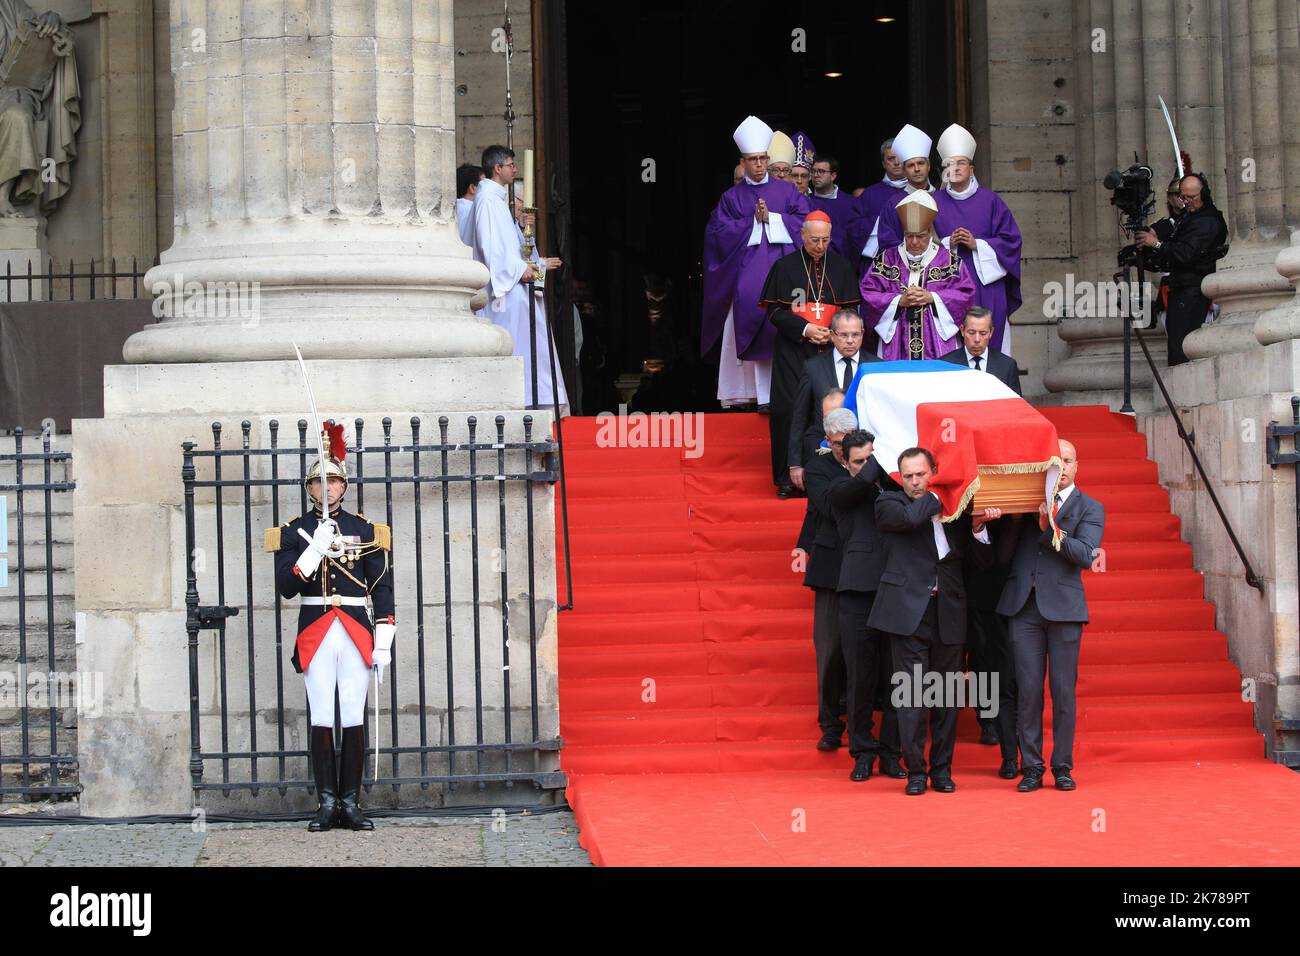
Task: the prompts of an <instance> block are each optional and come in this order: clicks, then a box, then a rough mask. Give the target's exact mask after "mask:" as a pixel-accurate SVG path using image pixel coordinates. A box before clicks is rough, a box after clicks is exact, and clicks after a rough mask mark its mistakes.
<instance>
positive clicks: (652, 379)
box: [534, 0, 969, 415]
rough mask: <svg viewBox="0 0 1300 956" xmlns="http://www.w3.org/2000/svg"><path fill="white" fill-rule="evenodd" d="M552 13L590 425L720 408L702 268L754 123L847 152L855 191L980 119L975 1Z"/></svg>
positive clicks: (559, 186) (570, 303)
mask: <svg viewBox="0 0 1300 956" xmlns="http://www.w3.org/2000/svg"><path fill="white" fill-rule="evenodd" d="M539 8H540V10H539ZM534 10H535V11H538V12H539V17H538V20H537V22H536V23H535V33H534V38H535V40H539V41H540V42H539V43H538V45H537V49H540V50H542V51H544V52H543V53H542V58H543V59H542V63H541V64H540V68H539V70H538V76H537V79H538V80H539V82H538V92H539V95H538V100H537V102H538V115H539V142H540V143H541V149H542V150H543V151H545V152H546V153H548V154H549V155H550V157H551V161H552V163H553V164H556V165H563V166H564V167H565V171H566V172H567V175H561V177H559V178H558V179H557V181H556V183H555V184H554V185H553V187H552V188H553V189H554V190H555V194H556V195H555V198H556V200H557V201H556V202H555V203H554V207H555V208H554V209H553V211H552V216H551V222H550V223H548V226H549V228H550V229H552V230H554V231H553V233H552V235H553V236H554V237H555V238H556V240H557V241H558V243H559V246H560V248H561V249H562V250H563V253H562V254H563V255H564V257H565V259H566V262H567V264H568V265H569V271H568V275H569V277H570V279H571V281H570V282H569V283H567V284H566V285H567V287H566V289H565V290H564V293H563V294H562V298H561V301H560V302H559V306H560V307H559V308H558V309H557V310H556V313H555V314H556V316H557V318H559V320H560V323H561V325H562V328H561V329H560V332H559V334H560V339H561V343H562V344H563V343H566V342H567V343H572V342H573V334H574V329H573V318H572V312H573V307H574V306H576V308H577V310H578V312H579V314H580V316H581V325H582V332H581V334H582V352H581V356H580V358H579V360H578V365H577V367H576V368H574V369H572V370H571V371H570V372H569V373H568V376H567V377H568V380H569V381H573V380H574V377H575V376H576V377H577V378H578V379H579V380H580V391H581V399H580V405H579V408H577V409H575V411H579V412H580V413H581V414H587V415H591V414H595V413H597V412H600V411H605V410H614V409H616V408H617V407H618V404H619V403H620V401H622V400H623V399H624V397H625V396H629V395H630V396H631V402H630V404H631V406H632V407H633V408H634V409H640V410H644V411H715V410H717V408H718V405H717V402H716V399H715V395H716V387H717V366H718V359H717V350H716V347H715V349H714V352H713V353H712V354H710V355H704V356H701V355H700V354H699V332H700V309H701V299H702V293H701V258H702V249H703V240H704V229H705V224H706V222H707V220H708V217H709V213H710V212H711V211H712V209H713V207H714V206H715V205H716V203H717V201H718V197H719V196H720V195H721V193H722V192H723V190H725V189H726V188H728V187H729V186H730V185H731V183H732V178H731V175H732V169H733V168H734V166H735V164H736V148H735V145H734V144H733V142H732V139H731V133H732V130H733V129H735V127H736V125H737V124H738V123H739V122H740V121H741V120H742V119H744V118H745V116H746V115H748V114H750V113H752V114H754V115H756V116H758V117H759V118H761V119H763V120H764V121H765V122H767V123H768V124H769V125H771V126H772V127H773V128H774V129H780V130H782V131H784V132H786V133H787V134H789V135H791V136H793V135H794V133H795V132H797V131H803V132H805V133H806V134H807V135H808V137H809V138H810V139H811V140H812V142H813V144H814V145H815V146H816V148H817V149H818V150H820V151H823V152H828V153H831V154H833V155H835V156H836V157H837V158H838V160H839V163H840V176H839V184H840V185H841V187H842V188H847V189H849V190H853V189H855V188H857V187H859V186H866V185H868V184H870V183H871V182H874V181H876V180H877V179H879V178H880V176H881V167H880V162H879V147H880V142H881V140H883V139H885V138H887V137H889V136H892V135H893V133H894V132H896V131H897V130H898V128H899V127H900V126H902V125H903V124H904V123H906V122H911V123H915V124H917V125H919V126H921V127H922V128H923V129H926V130H927V131H929V132H931V133H932V135H936V136H937V134H938V131H939V130H941V129H942V128H943V127H944V126H946V125H947V124H948V123H951V122H962V123H968V122H969V118H968V114H969V107H968V105H967V104H968V101H969V98H968V96H967V94H966V82H965V76H966V71H965V68H964V60H959V59H958V57H957V51H959V50H965V48H966V26H965V24H966V0H940V2H925V3H923V2H921V0H878V2H877V0H873V2H863V0H818V2H806V0H796V2H790V0H784V2H774V0H748V2H745V3H739V2H710V3H697V2H691V0H653V2H650V0H634V2H627V3H617V4H611V3H605V2H599V0H566V2H563V3H542V4H536V3H535V5H534ZM921 14H924V16H923V17H922V16H921ZM553 168H554V167H553ZM566 180H567V182H565V181H566ZM570 354H571V353H570ZM632 389H635V392H634V393H633V392H632ZM571 391H573V390H572V389H571Z"/></svg>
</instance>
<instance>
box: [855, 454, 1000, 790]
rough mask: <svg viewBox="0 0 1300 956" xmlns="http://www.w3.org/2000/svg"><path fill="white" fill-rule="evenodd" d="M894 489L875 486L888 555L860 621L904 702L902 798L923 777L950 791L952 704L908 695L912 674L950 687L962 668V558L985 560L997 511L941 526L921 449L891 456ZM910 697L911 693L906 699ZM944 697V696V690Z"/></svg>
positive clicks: (921, 786) (927, 457) (928, 462)
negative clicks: (884, 655) (897, 484)
mask: <svg viewBox="0 0 1300 956" xmlns="http://www.w3.org/2000/svg"><path fill="white" fill-rule="evenodd" d="M898 471H899V477H900V479H901V482H902V485H903V490H902V491H893V490H890V491H883V492H881V493H880V496H879V497H878V498H877V499H876V526H877V527H878V528H879V529H880V530H881V531H882V532H884V533H885V539H886V547H887V548H888V552H889V556H888V559H887V561H886V564H885V570H884V571H883V572H882V573H881V575H880V588H879V590H878V591H877V592H876V602H875V605H874V606H873V607H872V609H871V617H870V618H869V620H868V623H869V624H870V625H871V626H872V627H874V628H876V629H877V630H880V631H884V632H885V633H887V634H889V635H890V643H891V646H892V647H893V653H894V672H895V679H896V680H897V679H898V676H897V675H899V674H901V675H903V683H902V685H901V689H902V690H903V691H904V692H905V693H904V698H905V702H906V706H899V708H898V731H899V736H900V737H901V742H902V750H903V760H904V761H905V763H906V764H907V790H906V792H907V793H908V795H909V796H916V795H919V794H923V793H925V790H926V778H927V777H929V779H930V781H931V782H932V783H933V784H934V788H935V789H936V790H938V791H940V792H941V793H951V792H952V791H954V790H956V789H957V785H956V784H955V783H953V779H952V754H953V746H954V744H955V743H956V738H957V708H956V706H954V705H955V704H956V703H957V702H956V701H954V700H944V701H943V702H942V706H939V707H928V708H927V707H921V706H918V705H917V704H916V697H919V696H920V694H921V688H920V687H916V686H915V683H916V673H917V670H918V669H919V671H920V673H921V674H922V677H923V678H924V676H925V675H926V674H928V673H934V674H937V675H939V676H940V677H941V679H943V681H944V685H945V686H951V684H950V681H949V679H948V675H949V674H960V673H962V672H963V671H964V669H965V668H964V659H963V648H962V645H963V643H964V642H965V640H966V586H965V582H964V580H963V570H962V561H963V559H964V558H965V557H966V556H967V555H969V556H970V558H971V560H972V561H973V562H974V563H975V565H976V566H977V567H980V568H987V567H989V566H990V565H991V564H992V562H993V549H992V547H991V546H990V543H989V536H988V532H987V531H986V530H985V529H984V522H985V520H988V521H992V520H995V519H997V518H998V517H1000V516H1001V512H1000V511H999V510H998V509H996V508H989V509H986V510H985V512H984V513H983V514H982V515H980V516H979V517H977V518H975V519H974V520H972V518H971V516H970V514H969V512H968V513H967V514H964V515H962V516H961V517H960V518H958V519H957V520H955V521H950V522H948V523H946V524H945V523H943V522H941V521H940V520H939V519H940V517H941V512H942V505H941V504H940V503H939V497H938V496H937V495H936V494H935V493H934V492H932V491H930V490H929V485H930V480H931V479H932V478H933V477H934V475H935V464H934V456H933V455H931V454H930V452H929V451H927V450H926V449H924V448H909V449H907V450H906V451H904V452H903V453H902V454H901V455H899V456H898ZM914 695H915V696H914ZM945 696H946V695H945ZM927 711H928V712H929V714H928V716H929V725H930V737H931V743H930V759H929V762H928V764H927V762H926V756H925V737H926V721H925V718H926V712H927Z"/></svg>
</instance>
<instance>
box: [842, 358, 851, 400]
mask: <svg viewBox="0 0 1300 956" xmlns="http://www.w3.org/2000/svg"><path fill="white" fill-rule="evenodd" d="M852 384H853V359H851V358H846V359H845V360H844V386H843V387H844V394H845V395H847V394H849V386H850V385H852Z"/></svg>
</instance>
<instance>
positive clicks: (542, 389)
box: [470, 179, 569, 415]
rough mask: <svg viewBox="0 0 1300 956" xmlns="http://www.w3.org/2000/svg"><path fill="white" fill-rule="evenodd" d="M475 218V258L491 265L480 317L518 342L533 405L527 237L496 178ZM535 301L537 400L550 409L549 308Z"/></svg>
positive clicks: (481, 188) (562, 400)
mask: <svg viewBox="0 0 1300 956" xmlns="http://www.w3.org/2000/svg"><path fill="white" fill-rule="evenodd" d="M470 219H471V220H472V223H473V235H472V236H471V238H472V240H473V243H472V247H473V249H474V258H475V259H477V260H478V261H479V262H481V263H483V264H484V265H485V266H487V268H488V272H489V273H490V277H489V279H488V285H487V293H488V304H487V307H486V308H484V309H483V310H482V311H481V312H480V313H479V315H482V316H484V317H485V318H488V319H491V320H492V321H493V322H494V323H496V324H497V325H499V326H501V327H502V328H503V329H505V330H506V331H507V332H509V333H510V336H511V338H512V339H513V340H514V345H515V347H514V354H515V355H518V356H521V357H522V358H523V360H524V404H525V405H528V404H531V403H532V400H533V368H532V351H531V350H530V347H529V344H528V341H529V339H528V290H527V287H526V286H524V284H523V283H522V282H521V281H520V279H521V278H522V277H523V274H524V257H523V255H522V254H521V253H520V251H519V250H520V244H521V242H522V234H521V233H520V230H519V226H518V225H517V224H516V223H515V220H514V217H513V216H511V215H510V208H509V206H508V205H507V204H506V188H505V187H504V186H502V185H501V184H500V183H497V182H496V181H494V180H491V179H483V180H480V181H479V184H478V192H477V193H475V195H474V208H473V211H472V215H471V217H470ZM535 260H536V255H534V261H535ZM534 298H535V300H536V303H537V308H536V316H537V331H536V336H535V339H534V347H535V348H536V350H537V401H538V403H539V404H541V405H550V404H551V403H552V402H553V401H554V399H553V397H552V391H551V362H550V359H548V358H547V342H548V333H547V329H546V305H545V303H544V301H543V299H542V295H541V293H540V292H538V293H536V294H535V296H534ZM551 347H552V351H553V352H554V354H555V371H556V375H558V376H559V383H558V386H559V404H560V414H561V415H565V414H568V408H567V406H568V402H569V398H568V394H567V393H566V391H565V388H564V374H563V372H562V371H561V370H560V360H559V353H558V351H556V350H555V344H554V343H553V342H552V343H551Z"/></svg>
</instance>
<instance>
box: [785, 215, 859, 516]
mask: <svg viewBox="0 0 1300 956" xmlns="http://www.w3.org/2000/svg"><path fill="white" fill-rule="evenodd" d="M834 228H835V226H834V223H832V222H831V218H830V216H828V215H827V214H826V213H824V212H819V211H814V212H812V213H809V214H808V216H807V218H806V219H804V223H803V227H802V228H801V229H800V231H799V235H800V238H801V239H802V243H803V244H802V245H801V246H800V247H799V248H798V249H796V250H795V251H794V252H792V253H790V254H789V255H787V256H783V257H782V258H780V259H778V260H777V261H776V262H775V263H774V264H773V266H772V270H771V271H770V272H769V273H768V274H767V282H766V284H765V285H764V286H763V299H762V304H763V306H764V308H766V309H767V318H768V321H769V322H771V323H772V324H773V325H774V326H776V333H777V334H776V345H775V347H774V351H773V354H772V402H771V418H770V420H769V422H768V427H769V428H770V429H771V437H772V481H773V482H774V483H775V484H776V486H777V494H778V495H779V496H780V497H782V498H786V497H789V496H790V495H791V494H792V493H793V492H794V488H795V487H798V486H797V485H795V484H794V483H793V482H792V481H791V475H790V466H792V465H793V466H796V467H801V466H802V465H803V460H802V459H801V458H788V449H789V441H790V422H791V418H792V416H793V413H794V407H795V400H796V398H797V397H798V392H799V377H800V375H801V374H802V372H803V366H804V363H805V362H806V361H808V359H810V358H812V357H813V356H815V355H818V354H819V353H821V352H827V351H834V347H833V346H832V344H831V328H830V326H831V319H832V318H834V316H835V313H836V312H838V311H839V310H840V309H842V308H850V307H856V306H857V304H858V303H859V302H861V301H862V296H861V295H860V294H859V292H858V277H857V273H856V272H854V270H853V265H852V263H850V262H849V260H848V259H845V258H844V257H843V256H840V255H837V254H836V253H833V252H828V251H827V250H828V249H829V247H830V243H831V235H832V231H833V230H834ZM815 397H816V398H817V400H820V399H821V396H820V395H818V396H815ZM820 440H821V439H820V437H819V438H818V441H820Z"/></svg>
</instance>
